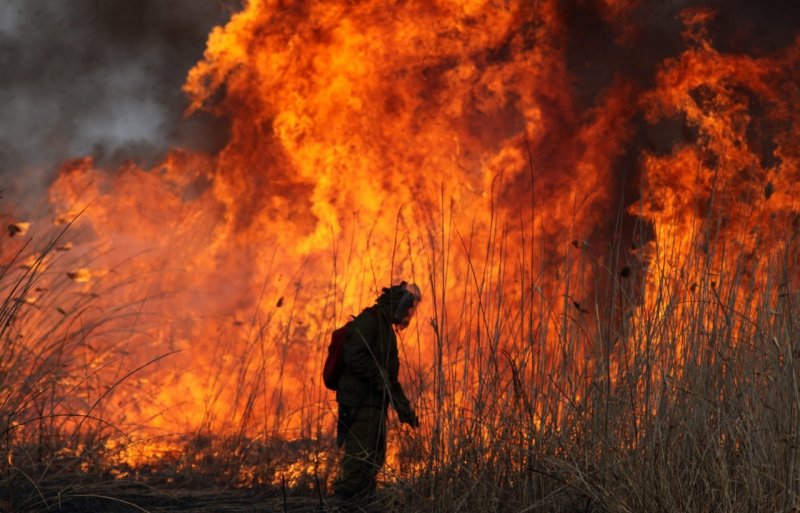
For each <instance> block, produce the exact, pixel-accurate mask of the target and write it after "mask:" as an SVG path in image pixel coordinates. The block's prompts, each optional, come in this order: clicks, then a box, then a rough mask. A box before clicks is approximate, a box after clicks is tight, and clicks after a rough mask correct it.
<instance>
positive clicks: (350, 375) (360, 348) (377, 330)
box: [336, 305, 409, 411]
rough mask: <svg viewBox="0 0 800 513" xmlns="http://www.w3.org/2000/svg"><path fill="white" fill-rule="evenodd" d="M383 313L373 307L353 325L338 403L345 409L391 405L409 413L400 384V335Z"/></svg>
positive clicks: (347, 337)
mask: <svg viewBox="0 0 800 513" xmlns="http://www.w3.org/2000/svg"><path fill="white" fill-rule="evenodd" d="M384 310H385V308H383V307H382V306H381V305H374V306H371V307H369V308H367V309H365V310H364V311H362V312H361V313H360V314H359V315H358V316H357V317H356V318H355V319H353V321H352V322H351V323H350V328H349V329H348V331H347V334H346V335H345V341H344V345H343V347H342V358H343V360H344V365H345V367H344V372H343V373H342V375H341V377H340V378H339V389H338V390H337V391H336V400H337V401H338V402H339V403H340V404H342V405H344V406H350V407H354V408H358V407H360V406H362V405H365V406H372V407H377V408H383V407H386V406H387V405H388V404H390V403H391V404H392V405H393V406H394V408H395V410H398V411H400V410H405V411H408V408H409V402H408V398H406V395H405V393H404V392H403V387H402V386H401V385H400V382H399V381H397V375H398V372H399V371H400V360H399V358H398V355H397V336H396V335H395V333H394V330H393V329H392V325H391V323H390V322H389V317H388V315H387V314H386V313H385V311H384Z"/></svg>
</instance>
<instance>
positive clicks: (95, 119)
mask: <svg viewBox="0 0 800 513" xmlns="http://www.w3.org/2000/svg"><path fill="white" fill-rule="evenodd" d="M239 7H240V2H233V1H229V2H227V3H222V2H208V1H205V2H203V1H197V0H170V1H162V0H114V1H111V0H69V1H65V0H62V1H53V0H3V1H2V2H0V70H2V72H0V112H1V114H0V118H1V119H2V121H0V177H2V178H3V179H4V181H6V182H8V181H12V182H15V183H17V184H23V185H22V187H21V188H23V189H24V188H27V189H31V188H35V187H41V186H46V182H49V179H50V178H51V177H52V174H53V171H54V169H56V167H57V165H58V163H59V162H61V161H63V160H64V159H67V158H72V157H79V156H84V155H92V156H94V157H95V158H96V160H97V161H98V163H99V165H107V166H109V167H111V166H113V165H116V164H118V163H119V162H121V161H123V160H127V159H133V160H135V161H136V162H138V163H140V164H142V165H148V164H150V163H152V161H153V160H154V159H157V158H159V157H160V156H162V155H163V154H164V152H165V151H166V150H167V149H169V148H170V147H173V146H182V147H189V148H194V149H213V148H214V147H216V146H218V145H219V144H220V143H221V142H223V141H224V138H225V126H224V124H223V123H222V122H220V121H219V120H215V119H212V118H210V117H209V116H203V115H199V116H193V117H192V118H190V119H186V120H184V119H183V111H184V109H185V108H186V105H187V100H186V98H185V97H184V94H183V93H182V92H181V85H182V83H183V81H184V79H185V76H186V73H187V71H188V70H189V69H190V68H191V67H192V65H193V64H194V63H195V62H197V61H198V60H199V59H200V58H201V57H202V54H203V50H204V49H205V41H206V39H207V37H208V33H209V32H210V30H211V29H212V28H213V27H214V26H215V25H221V24H224V23H225V22H226V20H227V19H228V18H229V17H230V14H231V12H232V11H233V10H235V9H238V8H239ZM21 175H25V177H23V176H21ZM12 177H13V179H12ZM4 185H6V186H7V184H4ZM16 192H18V193H20V194H22V193H23V192H25V191H22V190H18V191H16ZM29 192H32V191H29Z"/></svg>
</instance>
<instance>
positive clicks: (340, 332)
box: [322, 310, 378, 391]
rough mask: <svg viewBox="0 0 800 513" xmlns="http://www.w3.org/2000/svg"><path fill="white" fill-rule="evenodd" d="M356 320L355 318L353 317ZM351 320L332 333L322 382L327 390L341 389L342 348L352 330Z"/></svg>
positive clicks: (342, 369)
mask: <svg viewBox="0 0 800 513" xmlns="http://www.w3.org/2000/svg"><path fill="white" fill-rule="evenodd" d="M372 313H373V315H375V319H376V320H377V319H378V314H377V312H375V311H374V310H373V312H372ZM353 319H355V317H353ZM352 322H353V321H352V320H350V321H348V322H347V324H345V325H344V326H342V327H341V328H337V329H335V330H333V333H331V343H330V344H329V345H328V356H327V358H325V365H323V367H322V381H323V382H324V383H325V388H327V389H329V390H333V391H336V390H338V389H339V378H340V377H341V375H342V372H344V361H343V359H342V348H344V341H345V339H346V338H347V337H346V335H347V330H348V329H350V323H352Z"/></svg>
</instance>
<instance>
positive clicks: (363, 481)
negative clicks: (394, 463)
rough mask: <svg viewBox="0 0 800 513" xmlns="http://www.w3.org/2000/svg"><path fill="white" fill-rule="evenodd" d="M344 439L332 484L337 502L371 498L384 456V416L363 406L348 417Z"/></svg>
mask: <svg viewBox="0 0 800 513" xmlns="http://www.w3.org/2000/svg"><path fill="white" fill-rule="evenodd" d="M349 424H350V425H349V427H348V428H347V429H346V432H345V436H344V457H343V458H342V462H341V468H340V473H339V477H338V479H337V480H336V481H335V483H334V490H335V493H336V497H337V499H339V500H341V501H347V500H350V499H353V498H354V497H361V498H365V497H368V496H371V495H372V493H373V492H374V490H375V484H376V476H377V474H378V471H379V470H380V468H381V466H382V465H383V462H384V459H385V455H386V413H385V410H383V409H380V408H370V407H367V406H363V407H361V408H359V409H358V411H356V412H355V414H354V415H352V418H351V420H350V423H349Z"/></svg>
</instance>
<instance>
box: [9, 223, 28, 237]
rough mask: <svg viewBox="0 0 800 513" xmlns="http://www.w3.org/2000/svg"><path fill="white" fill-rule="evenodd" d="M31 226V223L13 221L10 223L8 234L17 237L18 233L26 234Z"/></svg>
mask: <svg viewBox="0 0 800 513" xmlns="http://www.w3.org/2000/svg"><path fill="white" fill-rule="evenodd" d="M30 227H31V223H23V222H19V223H11V224H9V225H8V236H9V237H15V236H17V235H25V234H26V233H28V230H29V229H30Z"/></svg>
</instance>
